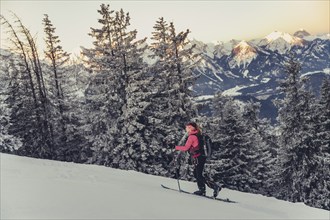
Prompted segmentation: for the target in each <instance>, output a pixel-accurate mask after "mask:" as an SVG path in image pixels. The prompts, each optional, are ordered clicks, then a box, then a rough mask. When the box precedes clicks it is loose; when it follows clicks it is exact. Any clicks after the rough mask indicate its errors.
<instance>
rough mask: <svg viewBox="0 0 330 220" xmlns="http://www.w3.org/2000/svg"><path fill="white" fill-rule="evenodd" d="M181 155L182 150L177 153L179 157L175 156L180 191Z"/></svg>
mask: <svg viewBox="0 0 330 220" xmlns="http://www.w3.org/2000/svg"><path fill="white" fill-rule="evenodd" d="M180 155H181V152H179V154H178V155H177V157H176V158H175V166H176V173H175V174H176V180H177V182H178V187H179V191H180V192H181V187H180V181H179V180H180V168H181V164H180V163H178V160H179V157H180Z"/></svg>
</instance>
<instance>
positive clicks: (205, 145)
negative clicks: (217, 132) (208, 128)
mask: <svg viewBox="0 0 330 220" xmlns="http://www.w3.org/2000/svg"><path fill="white" fill-rule="evenodd" d="M196 136H197V138H198V142H199V147H200V149H199V152H200V153H201V154H202V155H203V156H205V157H206V158H211V155H212V139H211V138H210V136H208V135H207V134H198V135H196Z"/></svg>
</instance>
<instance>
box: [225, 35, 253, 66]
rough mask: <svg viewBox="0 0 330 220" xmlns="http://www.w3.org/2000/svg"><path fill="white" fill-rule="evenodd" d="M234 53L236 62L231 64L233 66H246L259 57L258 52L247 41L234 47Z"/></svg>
mask: <svg viewBox="0 0 330 220" xmlns="http://www.w3.org/2000/svg"><path fill="white" fill-rule="evenodd" d="M232 53H233V56H234V61H235V62H233V63H231V64H230V65H231V66H236V65H238V66H240V65H241V64H243V65H244V66H246V65H247V64H249V63H250V62H251V61H252V60H253V59H255V58H256V57H257V50H256V49H255V48H254V47H252V46H251V45H250V44H249V43H248V42H246V41H245V40H243V41H241V42H239V43H238V44H237V45H236V46H235V47H234V49H233V51H232Z"/></svg>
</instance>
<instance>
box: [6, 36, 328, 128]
mask: <svg viewBox="0 0 330 220" xmlns="http://www.w3.org/2000/svg"><path fill="white" fill-rule="evenodd" d="M191 43H192V44H196V47H195V49H194V50H195V51H194V52H195V53H198V54H200V61H199V62H198V64H197V66H196V68H195V74H196V75H197V76H198V78H197V82H196V84H195V85H194V86H193V87H192V89H193V92H194V96H195V97H196V98H195V100H196V102H197V103H198V104H199V106H200V108H199V109H200V113H201V114H202V115H211V113H212V111H211V105H212V98H213V97H214V95H215V94H216V93H218V92H222V93H223V94H225V95H230V96H233V97H234V98H235V99H237V100H240V101H243V102H245V101H248V100H253V101H254V102H259V103H261V109H260V110H261V112H260V113H261V117H264V118H269V119H271V121H272V122H273V123H275V122H276V117H277V109H276V107H275V106H274V104H273V100H274V99H276V98H278V97H280V96H281V92H280V91H279V80H282V79H284V78H285V77H286V73H285V63H286V62H287V61H288V60H289V57H290V54H293V56H294V58H295V59H296V60H297V61H298V62H299V63H300V64H301V77H307V78H308V79H309V84H310V86H311V89H312V91H314V92H315V94H316V95H319V91H320V86H321V83H322V80H323V79H324V78H325V77H330V34H329V33H328V34H320V35H311V34H309V33H308V32H307V31H306V30H299V31H297V32H295V33H294V34H293V35H291V34H288V33H284V32H280V31H274V32H272V33H270V34H269V35H267V36H265V37H263V38H259V39H253V40H249V41H245V40H234V39H233V40H231V41H228V42H217V43H204V42H201V41H198V40H195V39H194V40H192V41H191ZM79 51H80V50H79ZM79 51H74V53H72V54H73V57H72V58H73V60H74V61H73V62H78V63H79V62H80V61H79V60H80V58H81V57H79V56H80V55H79ZM9 53H10V52H9V51H7V50H3V49H1V50H0V55H1V57H2V56H4V57H6V56H8V54H9ZM149 53H150V51H148V50H147V52H146V54H145V56H144V57H145V61H146V62H148V63H152V62H153V61H152V60H150V59H148V58H147V56H148V54H149ZM2 68H3V66H2V65H1V68H0V69H2ZM82 71H84V70H82Z"/></svg>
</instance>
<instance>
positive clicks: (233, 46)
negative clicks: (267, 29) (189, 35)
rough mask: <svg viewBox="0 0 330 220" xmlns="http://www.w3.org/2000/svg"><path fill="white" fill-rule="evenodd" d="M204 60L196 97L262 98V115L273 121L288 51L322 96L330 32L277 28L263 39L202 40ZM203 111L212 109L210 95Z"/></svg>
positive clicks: (329, 63)
mask: <svg viewBox="0 0 330 220" xmlns="http://www.w3.org/2000/svg"><path fill="white" fill-rule="evenodd" d="M193 43H195V44H196V45H197V47H196V52H198V53H200V54H201V56H202V60H201V62H200V63H199V65H198V67H197V68H196V74H198V75H199V78H198V80H197V84H196V85H195V86H194V88H193V89H194V92H195V94H196V96H199V97H208V98H211V97H212V96H213V95H214V94H215V93H217V92H223V93H224V94H227V95H232V96H234V97H235V98H236V99H239V100H241V101H247V100H251V99H252V100H254V101H257V102H260V103H261V115H262V116H263V117H267V118H270V119H271V120H272V121H273V122H275V119H276V116H277V112H276V108H275V106H274V105H273V100H274V99H276V98H277V97H279V96H280V95H281V94H280V91H279V80H281V79H284V77H285V76H286V73H285V67H284V64H285V63H286V61H288V59H289V56H290V54H293V56H294V57H295V59H297V60H298V61H299V62H300V63H301V67H302V68H301V77H308V78H309V79H310V80H309V83H310V86H311V87H312V89H313V91H315V93H316V94H317V95H318V92H319V89H320V85H321V82H322V80H323V78H324V77H330V35H329V34H327V35H320V36H311V35H310V34H309V33H308V32H307V31H304V30H300V31H297V32H296V33H295V34H294V35H290V34H288V33H283V32H278V31H275V32H273V33H271V34H269V35H267V36H266V37H264V38H262V39H255V40H251V41H237V40H232V41H230V42H227V43H222V42H220V43H218V44H204V43H203V42H198V41H194V42H193ZM198 100H199V101H200V102H202V103H204V104H205V108H204V109H202V110H201V111H202V113H204V114H206V115H208V114H210V109H209V106H208V104H207V103H210V100H208V99H207V98H206V99H205V98H199V99H198Z"/></svg>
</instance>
